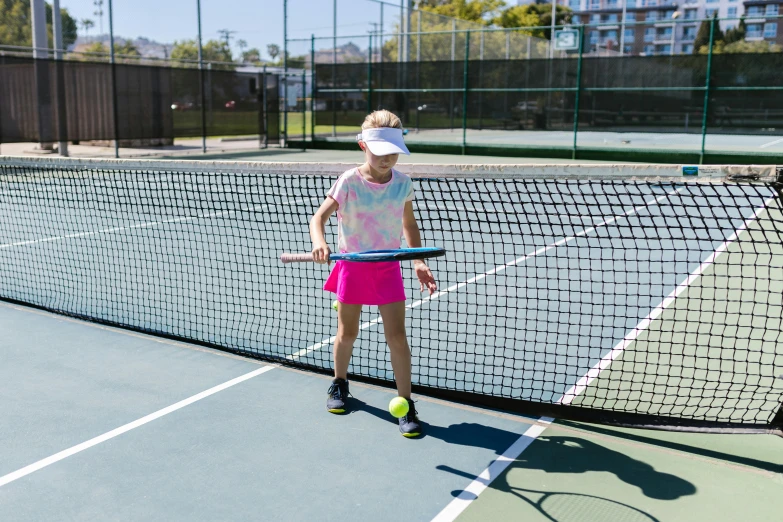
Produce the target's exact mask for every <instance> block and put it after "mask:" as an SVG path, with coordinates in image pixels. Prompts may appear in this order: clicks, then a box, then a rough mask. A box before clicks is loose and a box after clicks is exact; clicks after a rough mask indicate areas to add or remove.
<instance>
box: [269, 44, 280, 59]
mask: <svg viewBox="0 0 783 522" xmlns="http://www.w3.org/2000/svg"><path fill="white" fill-rule="evenodd" d="M266 52H267V54H268V55H269V56H270V57H271V58H272V61H274V60H275V59H276V58H277V57H278V56H279V55H280V46H279V45H277V44H269V45H267V46H266Z"/></svg>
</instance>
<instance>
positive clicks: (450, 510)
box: [432, 417, 554, 522]
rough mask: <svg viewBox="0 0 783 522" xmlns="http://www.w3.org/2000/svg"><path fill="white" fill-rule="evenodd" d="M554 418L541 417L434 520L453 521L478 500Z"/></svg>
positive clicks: (438, 521) (436, 521)
mask: <svg viewBox="0 0 783 522" xmlns="http://www.w3.org/2000/svg"><path fill="white" fill-rule="evenodd" d="M553 420H554V419H551V418H549V417H541V418H540V419H539V420H538V422H539V423H540V424H533V425H532V426H530V427H529V428H528V429H527V431H525V433H524V434H522V436H521V437H519V438H518V439H517V440H516V442H514V444H512V445H511V446H509V448H508V449H507V450H506V451H504V452H503V454H502V455H501V456H500V457H498V458H497V459H495V460H494V461H492V463H491V464H490V465H489V466H488V467H487V469H485V470H484V471H482V472H481V473H480V474H479V476H478V477H476V478H475V479H473V482H471V483H470V484H468V486H467V487H466V488H465V489H464V490H462V492H460V494H459V496H457V498H455V499H454V500H452V501H451V502H449V504H448V505H447V506H446V507H445V508H443V510H442V511H441V512H440V513H438V514H437V515H436V516H435V518H433V519H432V521H433V522H451V521H452V520H454V519H455V518H457V517H458V516H459V515H460V513H462V512H463V511H465V509H466V508H467V507H468V506H469V505H470V503H471V502H473V501H474V500H476V499H477V498H478V496H479V495H481V493H483V492H484V490H485V489H487V487H489V485H490V484H491V483H492V481H493V480H495V479H496V478H498V477H499V476H500V475H501V474H502V473H503V472H504V471H505V470H506V468H507V467H508V466H509V465H510V464H511V463H512V462H514V461H515V460H516V459H517V457H519V455H521V454H522V452H523V451H525V450H526V449H527V447H528V446H530V445H531V444H532V443H533V441H534V440H536V439H537V438H538V436H539V435H541V434H542V433H543V432H544V430H545V429H546V428H547V426H548V425H549V424H551V423H552V421H553Z"/></svg>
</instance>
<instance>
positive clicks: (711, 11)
mask: <svg viewBox="0 0 783 522" xmlns="http://www.w3.org/2000/svg"><path fill="white" fill-rule="evenodd" d="M717 12H718V8H717V7H713V8H710V9H705V10H704V17H705V18H712V17H713V16H715V13H717Z"/></svg>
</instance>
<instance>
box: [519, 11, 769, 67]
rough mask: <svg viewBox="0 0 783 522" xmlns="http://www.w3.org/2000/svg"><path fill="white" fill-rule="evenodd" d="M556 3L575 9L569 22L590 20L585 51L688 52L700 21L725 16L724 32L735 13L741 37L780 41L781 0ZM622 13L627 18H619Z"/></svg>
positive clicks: (750, 39)
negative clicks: (741, 22) (742, 29)
mask: <svg viewBox="0 0 783 522" xmlns="http://www.w3.org/2000/svg"><path fill="white" fill-rule="evenodd" d="M520 3H526V2H524V1H521V2H520ZM540 3H549V2H540ZM557 3H558V4H559V5H565V6H568V7H570V8H571V9H572V10H573V11H574V23H582V24H590V25H591V27H588V28H587V29H586V40H585V49H586V51H588V52H597V53H602V52H606V53H607V54H636V55H640V54H643V55H658V54H663V55H665V54H689V53H692V52H693V42H694V40H695V39H696V34H697V33H698V31H699V25H700V23H701V22H700V20H702V19H705V18H712V16H713V15H715V14H717V16H718V18H722V19H724V20H721V22H720V28H721V29H722V30H723V31H726V30H728V29H731V28H733V27H736V26H737V24H738V23H739V17H741V16H744V17H745V24H746V26H747V32H746V36H745V40H746V41H767V42H770V43H776V44H780V45H783V19H777V18H775V17H777V16H778V15H783V6H782V4H783V0H744V1H743V0H557ZM623 12H625V21H626V23H623ZM732 18H733V20H732ZM675 20H676V23H675ZM634 22H635V23H634ZM592 24H601V25H600V26H599V27H595V26H592Z"/></svg>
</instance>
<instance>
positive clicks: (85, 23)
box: [79, 18, 95, 38]
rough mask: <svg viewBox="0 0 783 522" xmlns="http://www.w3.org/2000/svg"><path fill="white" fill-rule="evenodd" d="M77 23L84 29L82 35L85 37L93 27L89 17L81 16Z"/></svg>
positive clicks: (93, 24) (93, 23)
mask: <svg viewBox="0 0 783 522" xmlns="http://www.w3.org/2000/svg"><path fill="white" fill-rule="evenodd" d="M79 24H80V25H81V26H82V29H84V37H85V38H87V34H88V33H89V32H90V29H92V28H93V27H95V22H93V21H92V20H90V19H89V18H83V19H82V20H80V21H79Z"/></svg>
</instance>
